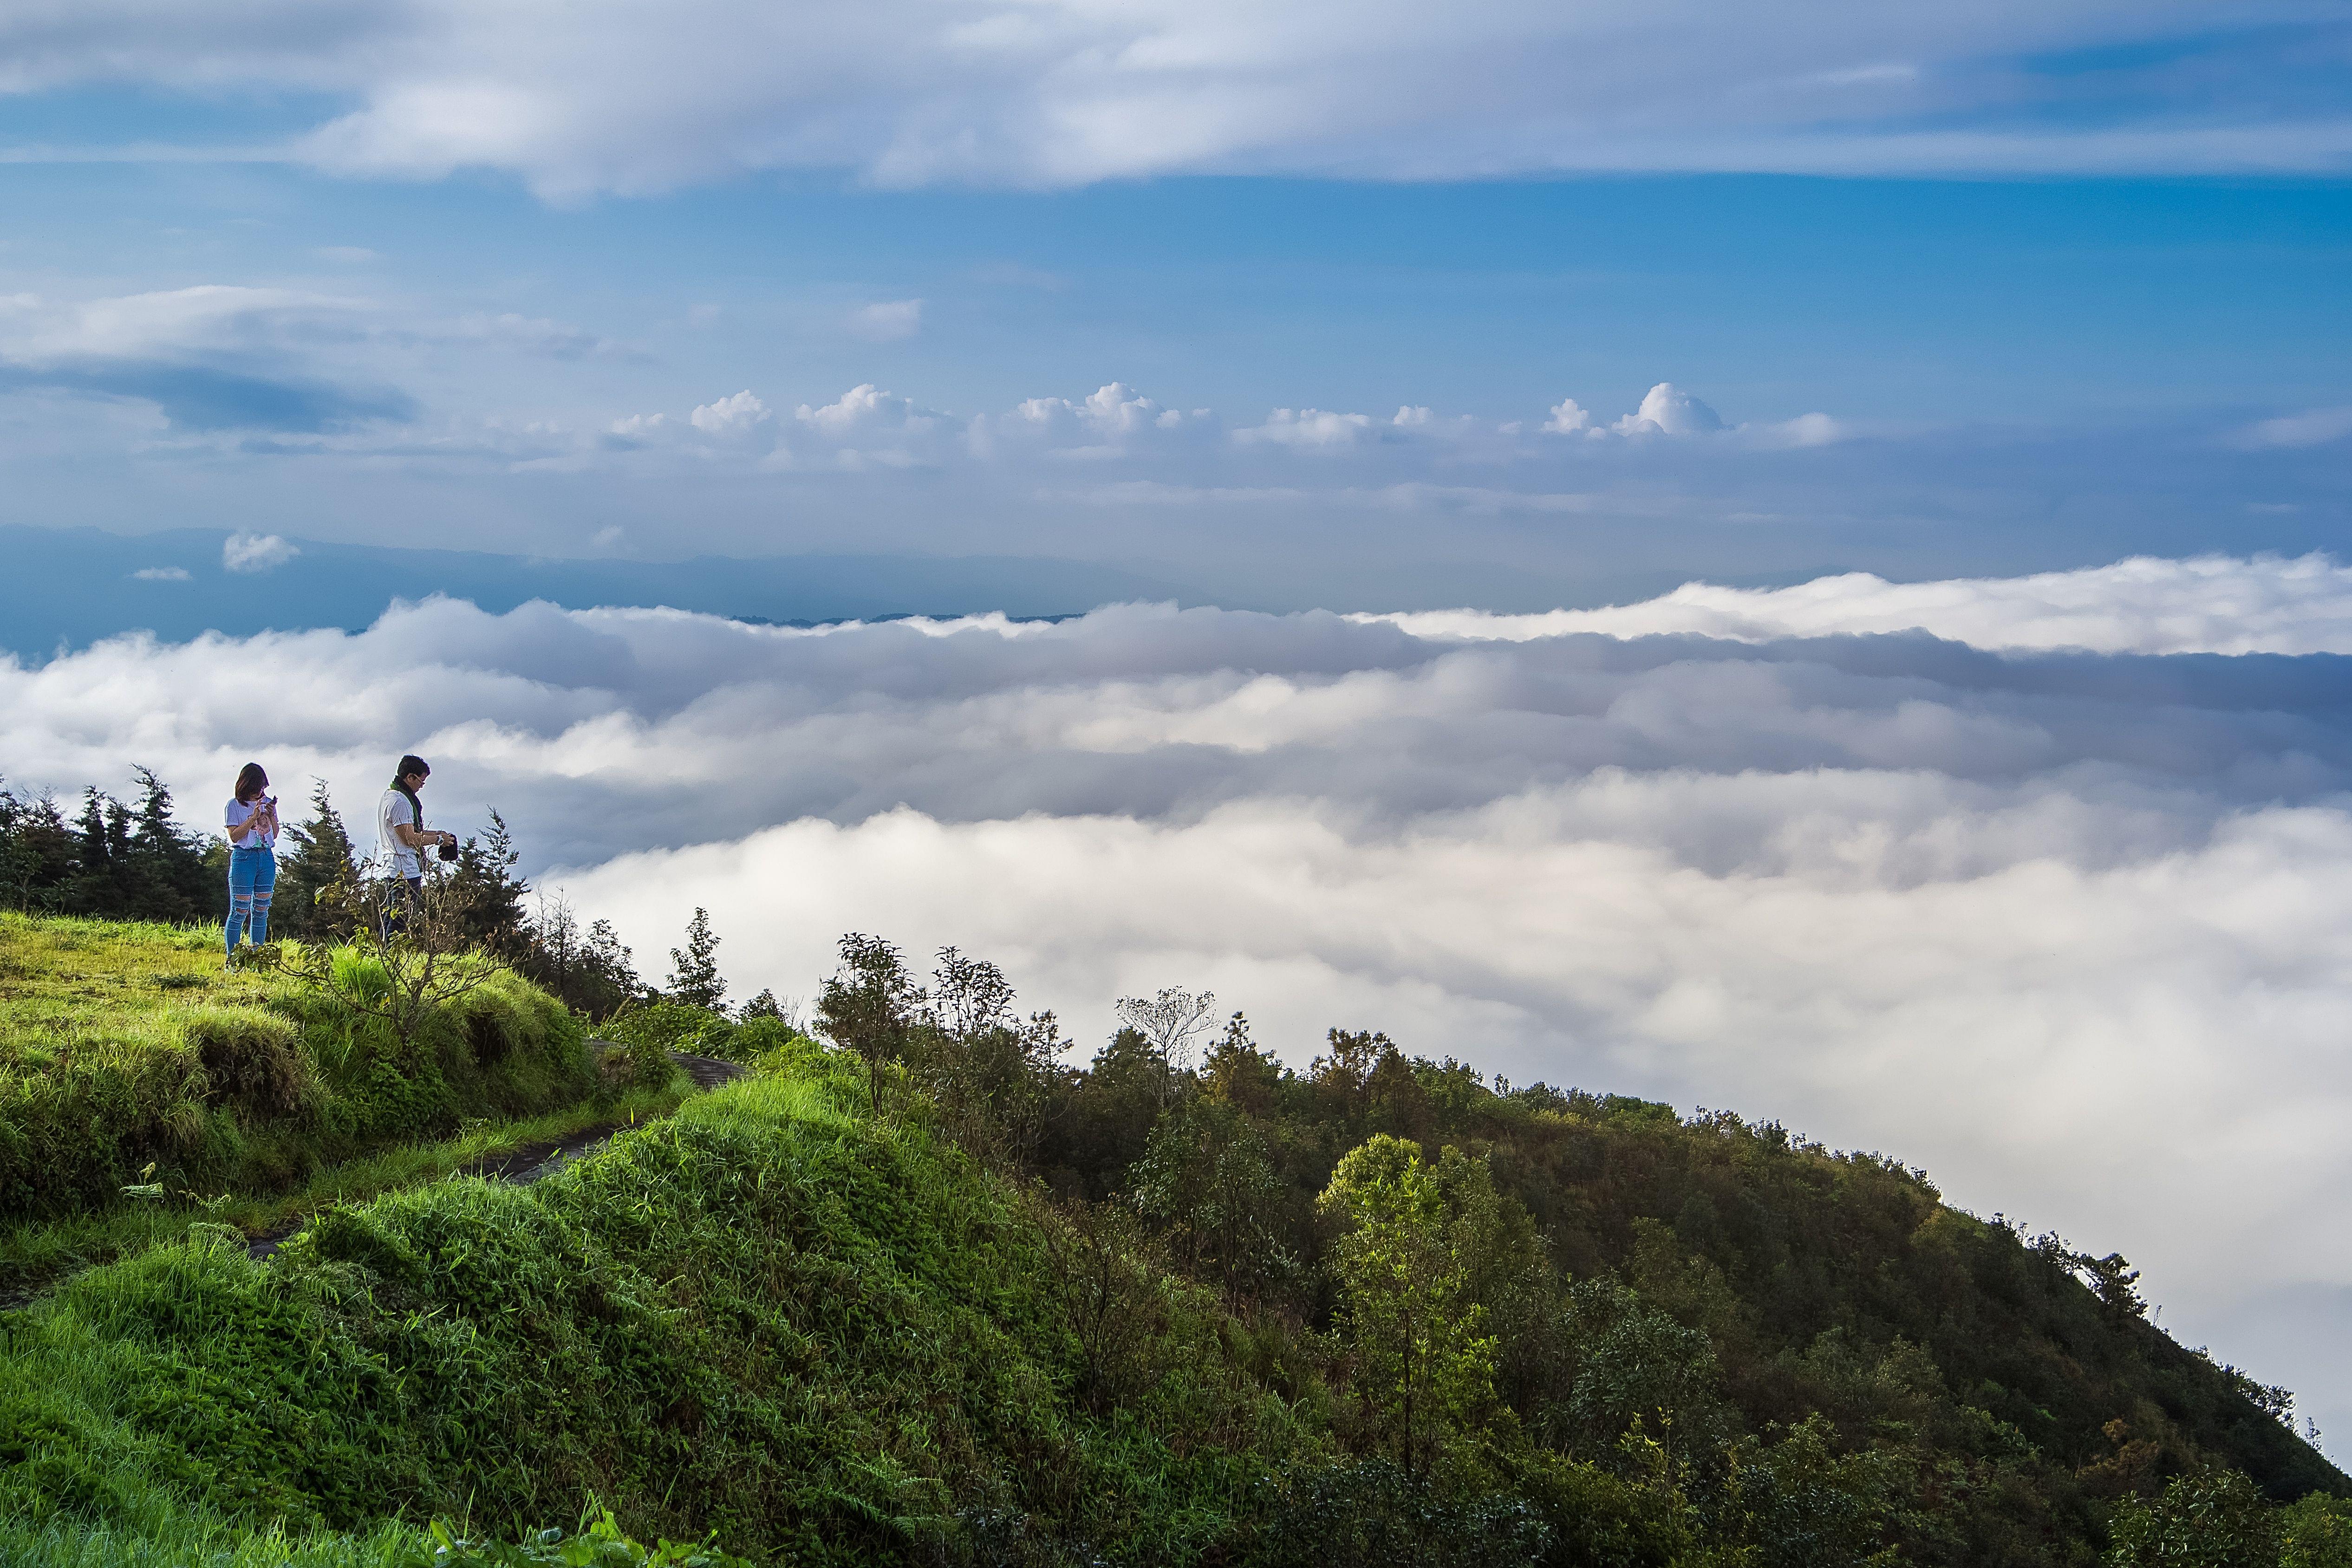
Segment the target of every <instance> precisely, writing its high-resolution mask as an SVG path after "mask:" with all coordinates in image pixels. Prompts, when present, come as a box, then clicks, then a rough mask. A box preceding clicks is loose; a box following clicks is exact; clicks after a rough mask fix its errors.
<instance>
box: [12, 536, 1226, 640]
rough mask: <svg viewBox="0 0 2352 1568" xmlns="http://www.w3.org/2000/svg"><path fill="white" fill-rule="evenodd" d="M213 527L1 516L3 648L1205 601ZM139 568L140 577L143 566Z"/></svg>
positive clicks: (951, 573)
mask: <svg viewBox="0 0 2352 1568" xmlns="http://www.w3.org/2000/svg"><path fill="white" fill-rule="evenodd" d="M232 537H233V536H231V535H230V534H228V533H227V532H226V531H224V530H221V529H217V528H173V529H169V530H167V531H164V532H162V533H153V534H139V535H127V534H113V533H108V532H105V531H103V530H101V529H98V528H35V527H30V526H26V525H22V524H12V525H0V553H5V559H7V561H8V562H9V570H7V571H6V572H5V574H0V648H5V650H7V651H8V652H11V653H16V655H17V656H18V657H19V658H24V659H32V660H40V659H46V658H47V657H48V656H49V655H50V654H51V653H54V652H56V651H57V650H58V649H59V648H60V647H64V648H68V649H72V648H81V647H87V646H89V644H90V643H94V642H97V641H99V640H100V639H102V638H106V637H110V636H116V635H119V634H121V633H122V632H130V631H148V632H154V633H155V634H156V635H157V636H158V637H161V638H163V639H164V640H166V641H169V642H184V641H185V640H187V639H189V638H191V637H194V636H197V635H200V634H201V633H203V632H223V633H226V634H227V635H229V636H250V635H252V634H253V633H254V632H262V631H268V630H278V631H289V630H295V629H299V628H308V627H317V626H341V627H345V628H352V629H356V628H359V627H362V626H365V625H368V624H369V623H370V622H373V621H374V620H375V618H376V617H377V616H379V615H381V614H383V611H384V607H385V606H386V605H388V604H390V603H391V602H392V601H394V600H395V599H406V600H417V599H424V598H426V597H429V596H430V595H433V594H436V593H441V594H447V595H449V596H450V597H452V598H457V599H466V600H470V601H473V602H474V603H476V604H478V605H480V606H481V607H482V608H483V609H485V610H489V611H493V612H503V611H507V610H511V609H513V608H514V607H515V606H516V605H518V604H523V603H527V602H529V601H531V600H534V599H544V600H549V601H553V602H555V603H557V604H562V605H565V606H567V607H570V608H573V609H582V608H587V607H590V606H595V605H637V606H648V607H650V606H656V605H660V606H667V607H668V608H670V609H674V610H691V611H699V612H705V613H708V614H714V615H728V616H733V617H736V618H739V619H741V620H746V621H754V622H767V623H771V624H791V623H794V622H799V623H814V622H828V621H849V620H878V619H883V618H887V617H892V616H903V615H971V614H980V613H984V612H990V611H1002V612H1004V613H1006V614H1008V615H1013V616H1016V617H1022V618H1031V617H1045V616H1055V615H1074V614H1080V613H1083V612H1086V611H1088V610H1091V609H1093V608H1094V607H1096V606H1097V605H1099V604H1108V603H1114V602H1118V601H1130V600H1150V601H1161V600H1177V601H1181V602H1187V603H1197V602H1200V601H1202V595H1201V594H1200V593H1199V592H1198V591H1195V590H1192V589H1191V588H1189V587H1187V586H1185V585H1183V584H1180V583H1175V582H1171V581H1167V580H1162V579H1160V578H1156V577H1152V576H1148V575H1145V574H1142V573H1139V572H1132V571H1127V570H1121V569H1119V568H1117V567H1110V566H1103V565H1098V564H1097V563H1094V562H1090V561H1079V560H1066V559H1057V558H1053V557H1042V556H1000V555H978V556H912V555H903V556H902V555H784V556H765V557H755V558H735V557H725V556H698V557H695V558H693V559H688V560H678V561H642V560H622V559H604V560H594V559H550V558H542V557H532V556H517V555H495V554H490V553H487V552H475V551H471V550H448V549H398V548H394V547H388V546H382V545H352V544H332V543H326V542H322V541H320V540H316V539H306V538H288V539H287V540H286V541H285V542H286V543H287V544H288V545H289V546H291V547H292V549H293V551H294V553H292V554H291V555H289V556H288V557H286V559H282V560H280V561H279V562H278V563H277V564H275V565H272V566H269V567H268V568H267V569H266V570H257V571H233V570H229V569H228V568H227V567H226V565H225V564H224V559H223V548H224V546H225V544H226V541H227V540H228V539H229V538H232ZM142 574H144V575H142Z"/></svg>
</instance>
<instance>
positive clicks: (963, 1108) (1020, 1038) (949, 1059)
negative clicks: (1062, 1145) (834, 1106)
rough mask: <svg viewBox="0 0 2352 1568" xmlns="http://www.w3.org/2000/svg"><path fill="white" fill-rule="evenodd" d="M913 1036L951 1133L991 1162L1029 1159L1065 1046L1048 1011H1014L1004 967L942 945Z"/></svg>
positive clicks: (923, 1073) (924, 1077)
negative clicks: (1020, 1015)
mask: <svg viewBox="0 0 2352 1568" xmlns="http://www.w3.org/2000/svg"><path fill="white" fill-rule="evenodd" d="M924 995H925V996H926V998H928V1000H927V1003H926V1005H925V1006H924V1007H923V1009H922V1012H921V1015H920V1017H919V1019H918V1020H917V1021H918V1024H919V1027H918V1028H917V1029H916V1030H915V1031H914V1038H915V1040H916V1041H917V1043H918V1046H919V1049H918V1050H917V1051H915V1056H916V1061H915V1066H916V1069H917V1072H918V1075H919V1077H920V1079H921V1081H922V1082H923V1085H924V1087H925V1088H926V1089H928V1090H929V1092H930V1093H931V1095H932V1098H933V1099H934V1100H935V1101H937V1103H938V1104H939V1107H940V1113H941V1114H942V1115H943V1116H944V1118H945V1122H946V1128H947V1131H948V1133H949V1134H950V1136H952V1137H953V1138H954V1139H955V1140H956V1142H957V1143H958V1144H960V1145H962V1146H963V1148H964V1149H966V1150H967V1151H968V1152H970V1153H971V1154H973V1155H977V1156H979V1157H980V1158H982V1159H983V1160H985V1161H988V1162H989V1163H991V1164H993V1165H998V1166H1009V1167H1014V1168H1018V1167H1021V1166H1025V1165H1027V1164H1028V1163H1029V1161H1030V1160H1031V1158H1032V1156H1033V1155H1034V1153H1035V1151H1036V1147H1037V1141H1038V1135H1039V1134H1040V1133H1041V1132H1042V1130H1043V1126H1044V1121H1045V1113H1046V1107H1047V1104H1048V1102H1049V1099H1050V1097H1051V1095H1052V1092H1053V1091H1054V1089H1055V1087H1057V1085H1056V1083H1055V1077H1056V1075H1057V1073H1058V1072H1059V1071H1060V1069H1059V1067H1058V1066H1057V1060H1058V1058H1059V1057H1060V1056H1061V1054H1062V1052H1063V1051H1065V1050H1066V1049H1067V1045H1068V1042H1067V1041H1066V1040H1063V1039H1062V1030H1061V1025H1060V1023H1059V1022H1058V1021H1057V1020H1056V1019H1055V1017H1054V1015H1053V1014H1052V1013H1051V1012H1040V1013H1033V1014H1031V1015H1030V1017H1029V1019H1028V1021H1027V1022H1026V1023H1024V1022H1022V1021H1021V1020H1020V1019H1018V1018H1017V1017H1016V1016H1015V1015H1014V1013H1013V996H1014V992H1013V984H1012V982H1011V981H1009V980H1007V979H1006V978H1005V977H1004V971H1003V970H1002V969H1000V968H998V967H996V966H995V965H994V964H992V963H989V962H988V961H987V960H985V959H982V958H972V957H968V956H965V955H964V954H963V953H961V952H960V951H959V950H957V949H956V948H953V947H942V948H940V951H939V956H938V961H937V963H936V964H935V966H934V967H933V968H932V970H931V984H930V988H929V990H928V991H927V992H925V993H924Z"/></svg>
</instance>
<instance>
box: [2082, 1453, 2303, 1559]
mask: <svg viewBox="0 0 2352 1568" xmlns="http://www.w3.org/2000/svg"><path fill="white" fill-rule="evenodd" d="M2278 1525H2279V1521H2278V1519H2277V1517H2276V1514H2275V1511H2273V1509H2272V1507H2271V1504H2270V1502H2269V1501H2268V1500H2266V1499H2265V1498H2264V1497H2263V1494H2262V1492H2261V1490H2259V1489H2258V1488H2256V1487H2255V1485H2254V1483H2253V1482H2252V1481H2250V1480H2248V1479H2246V1478H2245V1477H2244V1476H2243V1475H2242V1474H2241V1473H2240V1472H2238V1471H2236V1470H2206V1471H2202V1472H2200V1473H2197V1474H2192V1475H2185V1476H2176V1477H2174V1478H2173V1479H2172V1483H2171V1484H2170V1485H2169V1486H2167V1487H2166V1488H2165V1489H2164V1495H2163V1496H2162V1497H2159V1498H2158V1499H2157V1500H2155V1501H2154V1502H2145V1501H2142V1500H2140V1499H2138V1498H2131V1499H2128V1500H2126V1501H2125V1503H2124V1505H2123V1506H2122V1507H2121V1508H2119V1509H2117V1510H2116V1517H2115V1522H2114V1524H2113V1525H2112V1526H2111V1527H2110V1532H2109V1533H2110V1539H2111V1544H2110V1545H2109V1547H2108V1549H2107V1563H2108V1565H2109V1568H2277V1565H2278V1562H2279V1529H2278Z"/></svg>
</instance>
